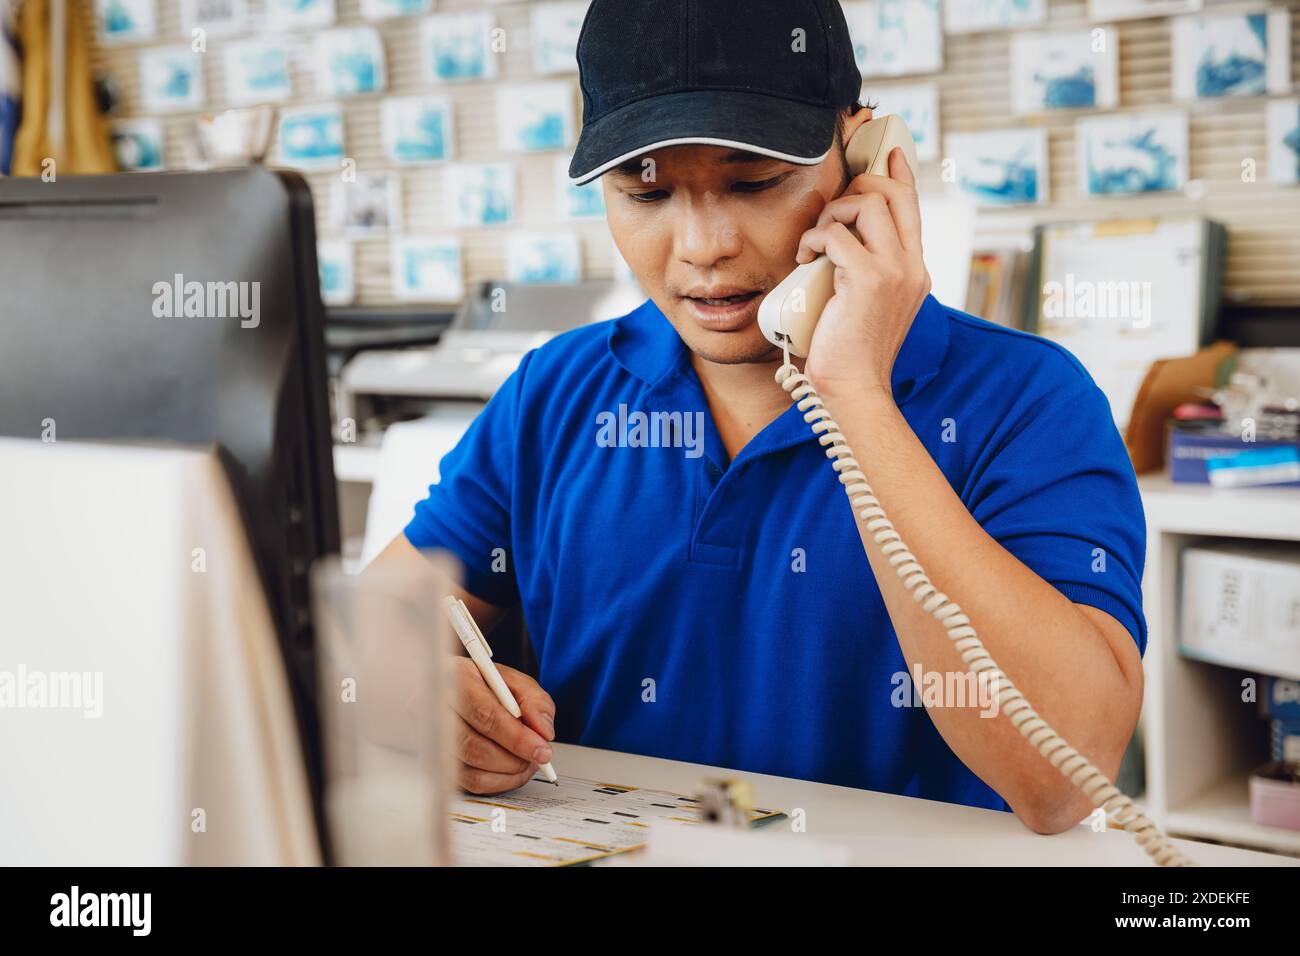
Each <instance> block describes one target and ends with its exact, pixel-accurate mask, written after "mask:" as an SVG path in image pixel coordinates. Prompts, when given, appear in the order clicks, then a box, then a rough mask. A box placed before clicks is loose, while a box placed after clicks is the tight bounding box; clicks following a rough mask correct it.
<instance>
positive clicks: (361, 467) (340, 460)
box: [334, 444, 379, 485]
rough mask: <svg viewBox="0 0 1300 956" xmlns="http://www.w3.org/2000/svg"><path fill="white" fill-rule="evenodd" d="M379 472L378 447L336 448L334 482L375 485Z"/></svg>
mask: <svg viewBox="0 0 1300 956" xmlns="http://www.w3.org/2000/svg"><path fill="white" fill-rule="evenodd" d="M378 470H379V446H378V445H348V444H335V446H334V480H335V481H353V482H357V483H358V484H364V485H369V484H373V483H374V480H375V474H376V472H377V471H378Z"/></svg>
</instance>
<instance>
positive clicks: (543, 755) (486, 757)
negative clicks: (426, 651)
mask: <svg viewBox="0 0 1300 956" xmlns="http://www.w3.org/2000/svg"><path fill="white" fill-rule="evenodd" d="M497 669H498V670H499V671H501V676H502V678H503V679H504V680H505V682H506V686H507V687H509V688H510V693H512V694H514V695H515V700H517V701H518V702H519V709H520V710H521V711H523V719H522V720H520V719H519V718H518V717H512V716H510V711H508V710H506V709H505V708H504V707H502V706H501V702H500V701H499V700H497V698H496V695H495V694H493V693H492V690H491V689H490V688H489V687H488V686H487V684H486V683H485V682H484V681H483V675H481V674H480V673H479V672H478V668H477V667H475V666H474V662H473V661H471V660H470V659H469V658H468V657H453V658H452V663H451V670H452V675H453V682H454V688H455V695H456V702H455V706H456V713H457V714H459V715H460V717H459V726H458V727H457V728H456V759H457V761H458V764H459V766H458V767H457V779H458V781H459V783H460V786H461V787H462V788H463V789H465V790H468V791H469V792H470V793H503V792H504V791H506V790H514V789H516V788H517V787H522V786H523V785H524V784H525V783H527V782H528V780H529V779H530V778H531V777H532V775H533V773H534V772H535V771H536V770H537V767H538V766H539V765H540V764H544V763H547V762H549V761H550V759H551V746H550V741H552V740H554V739H555V701H553V700H551V695H550V694H548V693H546V691H544V690H542V688H541V686H540V685H539V684H538V683H537V681H535V680H533V679H532V678H531V677H529V676H528V675H527V674H525V673H523V672H521V671H517V670H515V669H514V668H512V667H498V668H497Z"/></svg>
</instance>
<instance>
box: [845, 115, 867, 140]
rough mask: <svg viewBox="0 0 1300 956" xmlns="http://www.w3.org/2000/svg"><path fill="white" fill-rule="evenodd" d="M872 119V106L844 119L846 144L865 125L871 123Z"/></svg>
mask: <svg viewBox="0 0 1300 956" xmlns="http://www.w3.org/2000/svg"><path fill="white" fill-rule="evenodd" d="M871 117H872V109H871V107H870V106H864V107H862V109H860V110H858V111H857V112H856V113H854V114H852V115H851V116H846V117H844V142H846V143H847V142H848V141H849V140H851V139H852V138H853V134H854V133H856V132H857V131H858V130H859V129H861V128H862V127H863V125H865V124H866V123H870V122H871Z"/></svg>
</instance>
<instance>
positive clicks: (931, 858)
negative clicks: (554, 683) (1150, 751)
mask: <svg viewBox="0 0 1300 956" xmlns="http://www.w3.org/2000/svg"><path fill="white" fill-rule="evenodd" d="M554 749H555V759H554V761H553V763H554V764H555V769H556V770H557V771H558V772H559V773H562V774H564V775H566V776H570V777H584V778H586V779H589V780H600V781H602V782H605V783H622V784H628V785H629V786H639V787H652V788H657V789H661V790H673V791H676V792H679V793H691V792H692V791H694V789H695V787H696V784H697V783H698V782H699V781H700V780H701V779H703V778H705V777H716V776H728V777H739V778H742V779H745V780H748V781H749V782H750V784H751V786H752V787H753V790H754V801H755V803H757V804H759V805H761V806H765V807H772V808H774V809H781V810H786V811H789V810H792V809H795V808H801V809H802V810H804V812H805V814H806V816H805V820H806V823H807V831H806V832H807V834H808V835H810V836H813V837H816V838H820V839H822V840H825V841H827V842H828V843H833V844H836V845H841V846H847V847H848V848H849V854H850V857H849V858H850V860H851V862H853V863H860V864H868V865H879V866H964V865H977V866H984V865H995V866H1148V865H1153V864H1151V862H1150V860H1149V858H1148V857H1147V855H1146V854H1145V853H1144V852H1143V851H1142V850H1141V848H1140V847H1138V845H1137V843H1136V842H1135V841H1134V840H1133V838H1132V836H1130V835H1129V834H1128V833H1125V832H1123V831H1120V830H1111V831H1108V832H1106V833H1094V832H1093V831H1092V830H1091V829H1089V828H1087V827H1084V826H1078V827H1075V828H1074V829H1072V830H1070V831H1068V832H1066V833H1061V834H1057V835H1056V836H1051V837H1045V836H1040V835H1039V834H1036V833H1034V832H1032V831H1031V830H1029V829H1028V828H1026V827H1025V826H1024V824H1022V823H1021V822H1020V821H1019V820H1018V819H1017V818H1016V817H1015V815H1014V814H1011V813H1001V812H999V811H996V810H980V809H976V808H974V807H965V806H958V805H956V804H951V803H940V802H938V801H934V800H921V799H919V798H916V797H900V796H896V795H894V794H889V793H877V792H875V791H872V790H855V789H853V788H851V787H836V786H832V785H830V784H824V783H812V782H810V781H807V780H793V779H790V778H788V777H772V776H768V775H766V774H758V773H741V772H738V771H732V770H724V769H721V768H718V767H706V766H704V765H703V764H692V763H681V762H679V761H676V760H663V759H660V758H658V757H643V756H640V755H638V754H625V753H616V752H614V751H612V750H594V749H592V748H590V747H577V746H574V745H572V744H556V745H555V747H554ZM756 832H757V833H760V834H761V833H764V832H765V831H764V830H761V829H760V830H759V831H756ZM1175 842H1176V843H1177V844H1178V845H1179V847H1180V848H1181V849H1182V850H1183V852H1185V853H1186V854H1187V855H1188V856H1189V857H1191V858H1192V859H1193V860H1195V861H1196V862H1197V863H1200V864H1202V865H1203V866H1300V860H1297V859H1295V858H1293V857H1286V856H1276V855H1274V854H1270V853H1258V852H1255V851H1253V850H1238V849H1233V848H1230V847H1222V846H1215V845H1213V844H1209V843H1197V842H1195V841H1192V840H1177V841H1175Z"/></svg>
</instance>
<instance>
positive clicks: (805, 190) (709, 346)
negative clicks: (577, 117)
mask: <svg viewBox="0 0 1300 956" xmlns="http://www.w3.org/2000/svg"><path fill="white" fill-rule="evenodd" d="M862 112H864V113H865V112H867V111H862ZM865 118H866V117H865V116H863V117H861V119H865ZM855 121H857V122H855ZM860 121H861V120H860V119H859V117H857V116H854V117H851V118H850V120H849V122H850V124H851V127H850V129H855V128H856V127H857V126H858V125H859V122H860ZM846 132H848V130H846ZM844 186H845V170H844V163H843V159H842V156H841V154H840V150H839V149H838V148H836V149H833V150H831V152H830V153H829V154H828V155H827V157H826V158H825V159H824V160H822V162H820V163H819V164H817V165H816V166H798V165H795V164H793V163H787V162H783V161H781V160H779V159H770V158H768V157H766V156H760V155H758V154H756V153H748V152H740V151H737V150H734V149H730V148H728V147H721V146H695V145H690V146H672V147H668V148H665V149H660V150H655V151H653V152H650V153H646V154H644V155H642V156H639V157H637V158H636V159H633V160H631V161H629V162H628V163H625V164H623V166H622V167H619V168H616V169H614V170H611V171H610V172H608V173H606V174H605V176H604V190H605V207H606V218H607V219H608V221H609V228H610V232H611V234H612V235H613V237H614V242H615V244H616V245H617V246H618V249H619V252H621V253H622V255H623V258H624V259H626V260H627V264H628V265H629V266H630V267H631V269H632V272H633V273H635V275H636V277H637V278H638V279H639V280H640V282H641V285H642V287H643V288H644V289H645V291H646V293H647V294H648V295H649V296H650V298H651V299H653V300H654V302H655V304H656V305H657V306H659V308H660V310H661V311H662V312H663V314H664V315H665V316H666V317H667V318H668V321H669V322H671V323H672V324H673V327H674V328H675V329H676V330H677V334H678V335H680V336H681V337H682V341H683V342H685V343H686V346H687V348H689V349H690V350H691V351H693V352H695V353H696V354H697V355H699V356H700V357H701V358H704V359H707V360H708V361H711V362H720V363H724V364H734V363H739V362H754V361H763V360H770V359H771V358H772V357H773V355H774V354H779V353H777V352H776V350H775V348H774V346H772V345H771V344H770V343H769V342H768V341H767V340H766V339H764V338H763V335H762V333H761V332H760V331H759V328H758V306H759V303H760V302H761V301H762V299H763V296H764V294H766V293H767V292H768V291H770V290H771V289H772V288H774V287H775V286H776V285H777V283H779V282H780V281H781V280H782V279H784V278H785V277H786V276H787V275H789V274H790V272H791V270H793V269H794V267H795V265H796V263H795V259H794V257H795V253H796V252H797V251H798V248H799V239H800V237H802V236H803V234H804V232H806V231H807V230H808V229H810V228H811V227H812V226H815V225H816V224H817V217H818V216H819V215H820V214H821V211H822V207H823V206H825V205H826V203H827V202H829V201H830V200H831V199H834V198H835V197H836V196H838V195H839V194H840V191H841V190H842V189H843V188H844Z"/></svg>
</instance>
